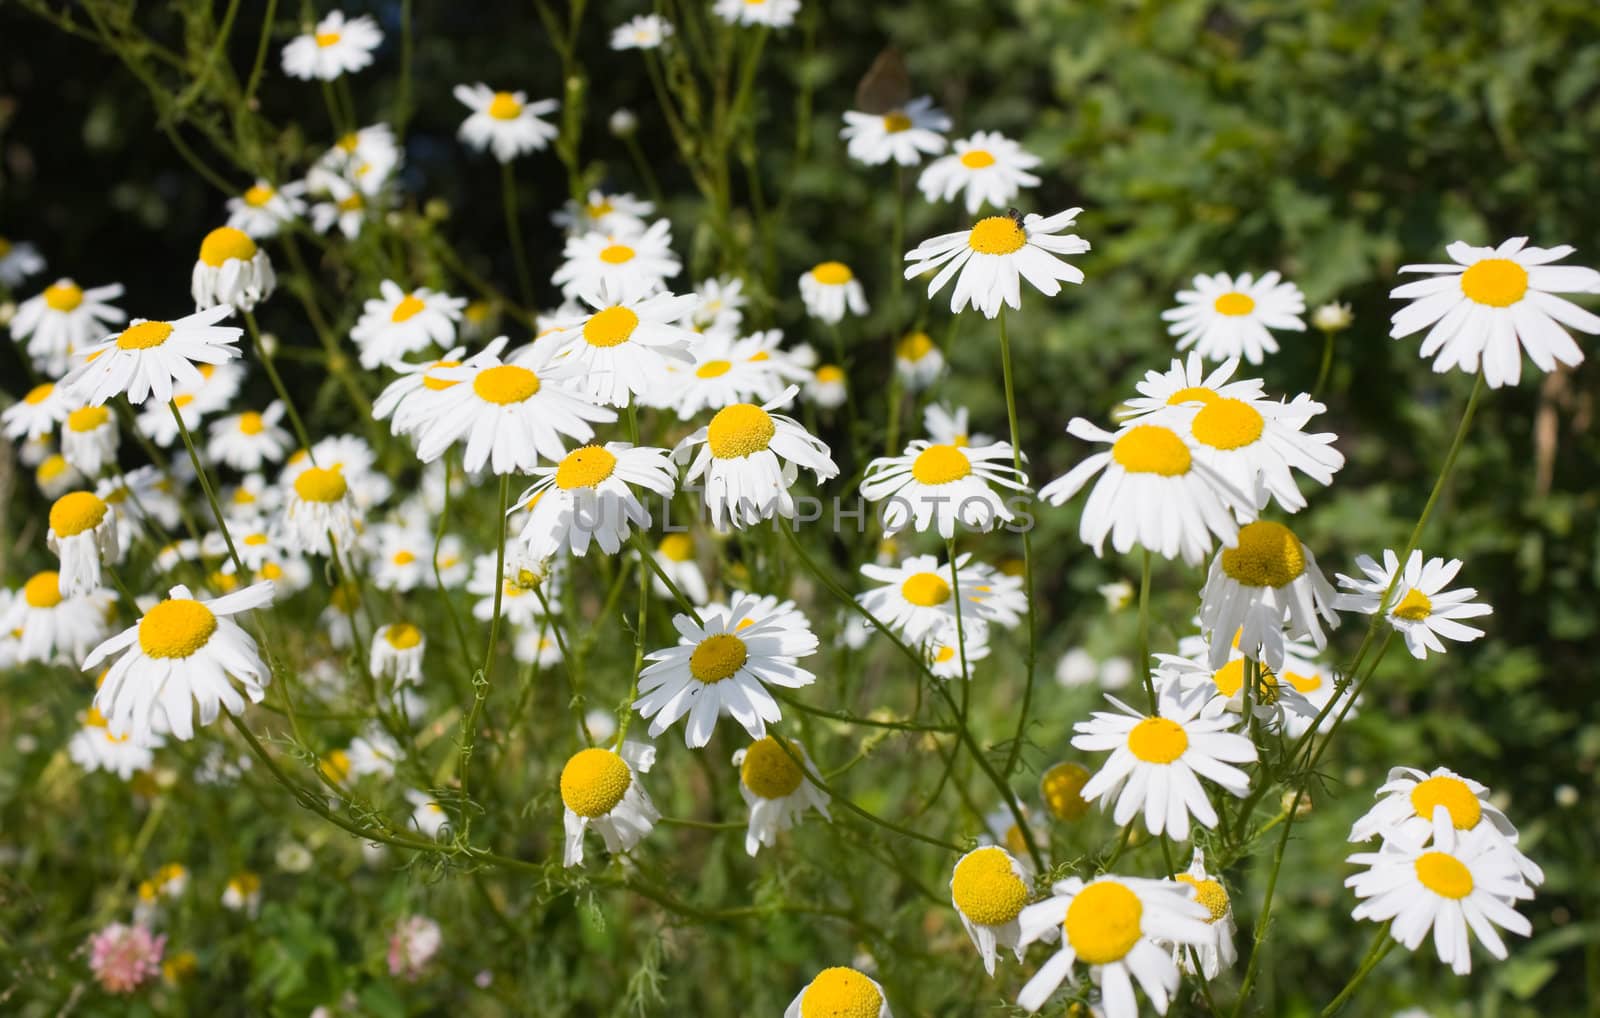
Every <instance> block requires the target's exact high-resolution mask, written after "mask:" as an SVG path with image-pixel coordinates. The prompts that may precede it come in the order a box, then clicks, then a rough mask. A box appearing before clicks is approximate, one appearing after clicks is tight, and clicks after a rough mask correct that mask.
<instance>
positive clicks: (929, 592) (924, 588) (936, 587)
mask: <svg viewBox="0 0 1600 1018" xmlns="http://www.w3.org/2000/svg"><path fill="white" fill-rule="evenodd" d="M900 596H901V597H903V598H905V599H906V600H907V601H910V602H911V603H912V604H914V605H916V606H917V607H919V608H937V607H938V606H939V605H941V604H944V603H945V602H946V601H948V600H950V584H948V583H946V582H945V580H944V577H942V576H940V575H939V574H938V573H913V574H912V575H911V576H909V577H907V578H906V580H905V582H904V583H902V584H900Z"/></svg>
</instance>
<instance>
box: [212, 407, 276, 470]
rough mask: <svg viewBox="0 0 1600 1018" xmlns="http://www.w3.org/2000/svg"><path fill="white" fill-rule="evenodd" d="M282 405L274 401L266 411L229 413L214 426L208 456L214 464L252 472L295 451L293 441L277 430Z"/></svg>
mask: <svg viewBox="0 0 1600 1018" xmlns="http://www.w3.org/2000/svg"><path fill="white" fill-rule="evenodd" d="M281 420H283V404H282V403H281V402H279V401H277V400H273V401H272V402H271V403H270V404H268V405H267V409H266V410H263V411H255V410H246V411H244V412H243V413H237V414H229V415H228V416H227V417H223V418H221V419H219V420H216V421H213V422H212V424H211V440H210V441H209V442H208V443H206V455H207V456H209V457H210V458H211V460H212V461H213V462H215V463H221V464H223V465H224V466H228V467H232V468H233V469H234V470H239V471H244V472H249V471H254V470H260V469H261V468H262V467H263V466H266V465H267V464H269V463H278V462H281V461H282V460H283V457H284V456H285V455H287V454H288V452H289V450H290V449H291V448H293V445H294V439H292V438H290V437H289V433H288V432H287V431H285V430H284V429H282V428H280V427H278V422H279V421H281Z"/></svg>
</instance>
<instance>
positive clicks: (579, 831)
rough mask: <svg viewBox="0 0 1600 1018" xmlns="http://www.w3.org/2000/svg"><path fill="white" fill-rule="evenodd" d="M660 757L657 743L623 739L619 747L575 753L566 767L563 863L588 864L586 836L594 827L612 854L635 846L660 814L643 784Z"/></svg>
mask: <svg viewBox="0 0 1600 1018" xmlns="http://www.w3.org/2000/svg"><path fill="white" fill-rule="evenodd" d="M655 761H656V748H655V747H654V746H650V745H646V744H644V743H639V742H624V743H623V744H622V745H621V746H619V747H618V748H617V749H615V750H610V749H602V748H600V747H599V746H591V747H590V748H588V749H580V750H579V751H578V752H576V753H574V754H573V755H572V756H571V757H570V758H569V759H568V760H567V763H566V766H565V767H563V768H561V804H562V805H563V806H564V807H566V809H565V811H564V813H563V815H562V823H563V824H564V826H565V828H566V848H565V850H564V851H563V853H562V864H563V865H565V866H578V865H581V864H582V863H583V835H584V832H585V831H587V830H588V829H589V828H590V827H593V828H594V829H595V830H597V831H599V832H600V836H601V837H602V838H604V839H605V843H606V851H607V852H610V853H611V854H613V855H616V854H617V853H619V852H627V851H630V850H632V848H633V846H635V845H637V844H638V843H639V842H640V841H643V840H644V836H645V835H647V834H649V833H650V831H651V829H652V828H653V827H655V825H656V821H657V820H660V819H661V814H660V812H659V811H657V810H656V806H655V803H653V802H651V801H650V796H649V794H648V793H647V792H645V790H644V786H642V785H640V784H639V775H640V774H646V773H649V771H650V768H651V766H652V765H653V764H654V763H655Z"/></svg>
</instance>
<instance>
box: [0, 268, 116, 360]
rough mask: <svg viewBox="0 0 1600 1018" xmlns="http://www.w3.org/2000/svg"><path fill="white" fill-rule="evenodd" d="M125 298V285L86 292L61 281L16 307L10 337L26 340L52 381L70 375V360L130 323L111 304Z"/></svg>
mask: <svg viewBox="0 0 1600 1018" xmlns="http://www.w3.org/2000/svg"><path fill="white" fill-rule="evenodd" d="M121 296H122V284H121V283H112V284H110V285H109V286H96V287H91V288H89V289H87V290H85V289H84V288H83V287H81V286H79V285H78V284H77V283H75V282H73V281H72V280H70V279H58V280H56V281H55V282H54V283H52V284H51V285H49V286H47V287H45V289H44V292H43V293H41V294H38V295H37V296H34V297H29V298H28V299H27V300H25V301H23V302H22V303H21V304H18V305H17V313H16V314H15V315H13V316H12V318H11V323H10V327H11V338H12V339H14V340H16V341H17V342H18V343H21V342H22V341H23V340H27V351H28V357H29V358H30V359H31V360H32V361H33V365H34V367H35V368H37V369H38V370H39V371H42V372H44V373H45V374H46V375H48V376H50V377H51V378H59V377H61V376H62V375H64V374H66V372H67V365H68V364H69V363H71V362H70V360H69V358H71V356H72V355H73V354H75V353H77V352H78V351H79V350H81V349H83V348H84V347H87V346H89V345H90V344H91V343H92V342H94V341H97V340H99V339H100V338H101V337H102V336H104V335H105V334H106V330H107V329H108V328H109V327H111V326H115V325H121V324H122V323H123V322H125V321H127V318H128V316H127V315H126V314H124V313H123V312H122V310H121V309H119V308H117V307H115V306H114V305H112V304H111V303H109V302H110V301H114V300H116V299H117V298H118V297H121Z"/></svg>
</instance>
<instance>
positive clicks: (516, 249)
mask: <svg viewBox="0 0 1600 1018" xmlns="http://www.w3.org/2000/svg"><path fill="white" fill-rule="evenodd" d="M500 194H501V198H502V199H503V201H504V204H505V213H506V233H507V235H508V236H509V237H510V238H511V258H512V260H513V261H514V262H516V266H517V292H518V293H520V294H521V295H522V303H523V304H524V305H525V306H527V307H532V306H533V283H532V282H531V279H532V276H531V275H529V273H528V252H527V251H526V250H525V249H524V248H523V246H522V224H521V222H519V221H518V218H517V178H516V176H515V174H513V173H512V171H511V164H510V163H501V164H500Z"/></svg>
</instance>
